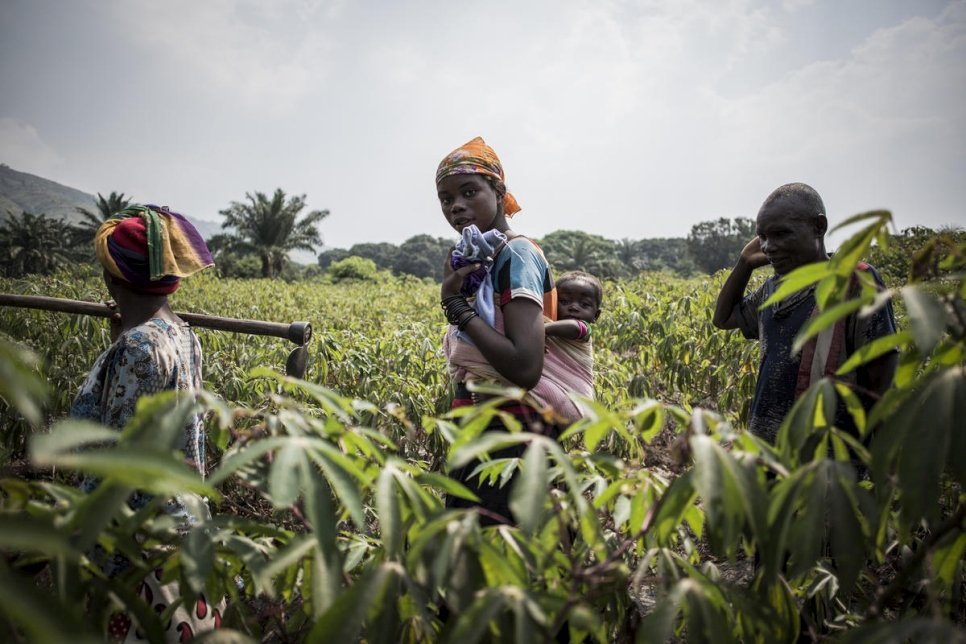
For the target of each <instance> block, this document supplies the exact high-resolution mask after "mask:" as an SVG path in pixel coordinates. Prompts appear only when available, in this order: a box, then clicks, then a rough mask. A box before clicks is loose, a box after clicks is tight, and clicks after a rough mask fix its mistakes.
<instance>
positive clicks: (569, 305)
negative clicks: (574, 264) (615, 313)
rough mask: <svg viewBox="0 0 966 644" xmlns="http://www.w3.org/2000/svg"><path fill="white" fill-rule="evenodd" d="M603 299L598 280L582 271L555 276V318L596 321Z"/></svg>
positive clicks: (602, 291) (602, 290)
mask: <svg viewBox="0 0 966 644" xmlns="http://www.w3.org/2000/svg"><path fill="white" fill-rule="evenodd" d="M603 300H604V288H603V287H602V286H601V284H600V280H599V279H597V278H596V277H594V276H593V275H591V274H590V273H585V272H583V271H571V272H569V273H564V274H563V275H561V276H560V277H558V278H557V319H558V320H580V321H582V322H596V321H597V318H598V317H600V307H601V304H602V303H603Z"/></svg>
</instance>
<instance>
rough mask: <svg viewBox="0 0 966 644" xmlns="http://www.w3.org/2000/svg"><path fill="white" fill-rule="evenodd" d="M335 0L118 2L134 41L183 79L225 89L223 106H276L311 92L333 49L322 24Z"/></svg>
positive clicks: (288, 105)
mask: <svg viewBox="0 0 966 644" xmlns="http://www.w3.org/2000/svg"><path fill="white" fill-rule="evenodd" d="M339 7H340V5H339V4H338V3H335V4H334V5H332V6H329V7H327V11H324V12H323V11H321V9H322V7H321V5H320V4H319V3H318V2H312V1H309V0H291V1H290V2H273V3H263V2H234V1H232V0H208V1H206V2H193V1H191V0H180V1H174V2H154V1H153V0H138V1H130V2H123V3H118V4H117V5H116V19H117V20H118V21H119V22H120V23H121V33H124V34H126V36H127V38H129V39H130V46H133V47H137V48H139V49H142V50H143V53H147V54H149V55H150V54H152V53H153V54H154V55H155V56H156V57H157V58H158V59H163V65H164V67H167V68H172V67H173V68H176V69H178V70H179V71H180V77H179V78H178V81H179V84H181V83H187V84H191V85H193V86H194V85H196V86H197V88H199V89H202V91H204V90H207V91H208V92H209V93H214V94H218V95H221V96H222V97H223V100H224V101H225V103H226V105H231V106H239V102H241V103H242V105H241V106H245V105H246V104H247V105H248V106H253V107H257V108H261V109H267V110H269V111H271V112H275V113H284V112H286V111H288V110H291V109H292V108H293V106H295V105H296V104H297V103H298V102H299V100H300V99H303V98H304V97H305V96H306V94H308V93H309V92H310V91H312V90H313V89H314V88H315V87H316V85H317V84H318V83H320V82H321V80H322V78H324V76H325V75H326V73H327V71H328V70H329V69H330V67H331V66H332V61H333V60H334V58H335V56H334V53H333V46H332V45H331V44H330V43H331V40H329V39H328V34H327V33H326V30H325V29H324V28H322V27H324V24H320V23H321V22H324V21H325V20H327V19H332V18H335V17H337V16H338V15H339Z"/></svg>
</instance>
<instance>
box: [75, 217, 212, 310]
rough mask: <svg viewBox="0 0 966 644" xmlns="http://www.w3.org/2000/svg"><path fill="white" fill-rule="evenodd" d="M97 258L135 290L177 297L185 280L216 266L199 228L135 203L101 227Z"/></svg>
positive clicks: (96, 237) (96, 241) (97, 243)
mask: <svg viewBox="0 0 966 644" xmlns="http://www.w3.org/2000/svg"><path fill="white" fill-rule="evenodd" d="M94 250H95V252H96V254H97V259H98V261H100V263H101V265H102V266H103V267H104V268H105V269H106V270H107V272H108V273H110V274H111V275H113V276H114V277H116V278H118V279H120V280H123V281H124V282H126V283H127V284H128V285H130V287H131V288H132V289H133V290H135V291H140V292H142V293H155V294H159V295H166V294H168V293H173V292H174V291H175V290H176V289H177V288H178V285H179V284H180V283H181V278H182V277H187V276H188V275H192V274H193V273H197V272H198V271H200V270H202V269H204V268H207V267H209V266H213V265H214V261H213V260H212V259H211V253H210V252H209V251H208V247H207V246H206V245H205V240H204V239H203V238H202V236H201V234H200V233H199V232H198V230H197V229H196V228H195V227H194V226H193V225H192V224H191V222H190V221H188V220H187V219H185V218H184V217H183V216H182V215H179V214H178V213H176V212H171V211H170V210H168V208H167V207H158V206H153V205H143V206H142V205H133V206H128V207H127V208H125V209H124V210H122V211H120V212H118V213H117V214H116V215H114V216H113V217H111V218H110V219H108V220H107V221H105V222H104V223H103V224H101V227H100V228H99V229H98V230H97V235H96V236H95V237H94Z"/></svg>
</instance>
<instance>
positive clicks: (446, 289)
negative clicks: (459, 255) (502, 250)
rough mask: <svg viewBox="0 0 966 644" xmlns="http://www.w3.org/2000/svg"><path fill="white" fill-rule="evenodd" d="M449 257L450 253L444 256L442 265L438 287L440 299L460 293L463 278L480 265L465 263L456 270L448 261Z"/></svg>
mask: <svg viewBox="0 0 966 644" xmlns="http://www.w3.org/2000/svg"><path fill="white" fill-rule="evenodd" d="M451 257H452V253H450V254H448V255H447V256H446V264H444V265H443V284H442V286H440V289H439V299H440V301H442V300H445V299H446V298H447V297H451V296H453V295H460V289H462V288H463V280H464V279H466V276H467V275H469V274H470V273H472V272H473V271H475V270H476V269H478V268H479V267H480V265H479V264H467V265H466V266H463V267H461V268H460V269H459V270H456V269H454V268H453V265H452V264H451V263H450V258H451Z"/></svg>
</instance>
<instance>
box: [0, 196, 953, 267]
mask: <svg viewBox="0 0 966 644" xmlns="http://www.w3.org/2000/svg"><path fill="white" fill-rule="evenodd" d="M305 199H306V197H305V195H304V194H303V195H286V193H285V192H284V191H283V190H282V189H280V188H278V189H276V190H275V191H274V193H272V194H271V195H267V194H265V193H262V192H258V191H256V192H254V193H246V194H245V200H244V201H233V202H231V204H230V205H229V207H228V208H226V209H224V210H221V211H219V214H221V215H222V216H223V217H224V220H223V222H222V225H221V227H222V229H223V230H224V232H222V233H219V234H217V235H214V236H212V237H210V238H209V239H208V240H207V242H208V245H209V248H210V249H211V251H212V255H213V256H214V258H215V265H216V268H217V270H218V272H219V274H220V275H222V276H225V277H239V278H259V277H261V278H269V279H275V278H282V279H286V280H290V281H291V280H298V279H304V278H308V277H312V276H315V275H318V274H320V273H324V274H328V275H329V276H330V277H331V278H332V279H333V280H340V279H377V278H378V276H379V274H380V272H388V273H391V274H393V275H396V276H404V275H409V276H414V277H417V278H421V279H431V280H434V281H439V280H440V279H442V261H441V258H442V257H445V255H446V253H447V252H448V251H449V249H450V248H451V247H452V245H453V240H452V239H448V238H444V237H433V236H432V235H415V236H413V237H410V238H409V239H407V240H406V241H404V242H403V243H401V244H398V245H397V244H392V243H388V242H375V243H372V242H367V243H360V244H354V245H353V246H351V247H350V248H348V249H342V248H332V249H327V250H324V251H323V252H321V253H320V254H319V255H318V263H317V264H314V265H309V266H303V265H300V264H297V263H295V262H292V261H291V260H290V259H289V256H288V255H289V253H290V252H292V251H296V250H301V251H308V252H315V250H316V248H318V247H321V246H322V245H323V241H322V234H321V232H320V230H319V224H320V223H321V222H322V221H323V220H324V219H326V218H327V217H328V216H329V214H330V213H329V211H328V210H312V211H309V212H308V213H305V214H303V213H302V211H303V210H304V209H305V205H306V204H305ZM131 203H132V199H131V198H130V197H126V196H125V195H124V194H123V193H118V192H111V193H110V194H109V195H108V196H107V197H104V196H103V195H101V194H100V193H98V195H97V200H96V201H95V204H94V205H95V209H93V210H91V209H88V208H77V211H78V213H79V214H80V215H81V221H80V223H77V224H71V223H69V222H66V221H64V220H61V219H57V218H53V217H48V216H46V215H44V214H33V213H29V212H24V213H22V214H20V215H15V214H13V213H10V216H9V217H8V218H7V219H6V221H4V222H2V223H0V271H2V274H3V275H5V276H8V277H20V276H23V275H28V274H42V275H49V274H51V273H52V272H53V271H55V270H56V269H57V268H59V267H61V266H69V265H72V264H75V263H78V262H92V261H93V259H94V257H93V252H92V250H91V248H92V242H93V239H94V234H95V233H96V232H97V229H98V227H100V225H101V223H103V222H104V221H105V220H107V219H108V218H110V217H112V216H113V215H114V214H116V213H117V212H120V211H121V210H123V209H124V208H126V207H127V206H128V205H129V204H131ZM754 234H755V222H754V220H752V219H748V218H744V217H738V218H735V219H728V218H725V217H721V218H719V219H716V220H713V221H703V222H700V223H698V224H695V225H694V226H692V227H691V231H690V233H689V234H688V236H687V237H670V238H654V239H638V240H633V239H627V238H623V239H619V240H612V239H607V238H605V237H602V236H600V235H594V234H591V233H587V232H583V231H579V230H559V231H555V232H552V233H550V234H548V235H546V236H544V237H542V238H537V239H535V241H536V242H537V243H538V244H539V245H540V246H541V248H542V249H543V251H544V253H545V254H546V256H547V259H548V261H549V262H550V264H551V266H552V267H553V269H554V271H555V272H557V273H561V272H566V271H571V270H583V271H587V272H589V273H593V274H594V275H597V276H598V277H600V278H602V279H619V278H630V277H634V276H636V275H639V274H640V273H643V272H649V271H667V272H671V273H674V274H677V275H680V276H684V277H689V276H692V275H696V274H701V273H704V274H712V273H715V272H717V271H719V270H721V269H723V268H729V267H731V266H732V264H733V263H734V261H735V258H736V257H737V256H738V253H739V252H740V251H741V249H742V247H743V246H744V245H745V244H746V243H747V242H748V240H749V239H751V238H752V237H753V236H754ZM940 234H944V235H946V236H951V237H954V238H956V239H962V236H963V233H962V232H961V231H940ZM935 235H936V231H934V230H931V229H929V228H925V227H922V226H917V227H913V228H908V229H905V230H903V231H902V232H900V233H897V234H894V235H893V236H892V237H893V239H894V241H895V243H893V244H890V245H889V250H888V251H887V252H885V253H883V252H880V251H878V250H877V247H874V248H873V249H872V254H873V257H872V261H873V263H874V264H875V265H876V266H877V267H879V268H881V269H883V270H884V272H885V273H886V274H887V275H895V276H896V277H903V278H904V277H906V276H907V275H908V274H909V267H910V261H911V258H912V256H913V255H914V253H915V252H916V250H917V249H919V248H921V247H922V246H923V244H924V243H925V242H926V240H928V239H930V238H932V237H934V236H935Z"/></svg>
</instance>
